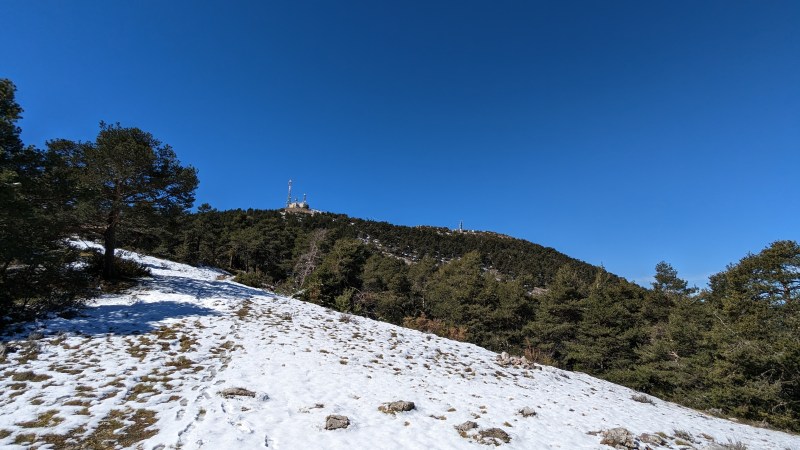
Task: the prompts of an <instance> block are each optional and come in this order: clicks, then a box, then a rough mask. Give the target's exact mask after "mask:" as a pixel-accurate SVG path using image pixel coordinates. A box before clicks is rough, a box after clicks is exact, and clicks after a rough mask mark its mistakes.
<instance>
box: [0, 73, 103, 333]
mask: <svg viewBox="0 0 800 450" xmlns="http://www.w3.org/2000/svg"><path fill="white" fill-rule="evenodd" d="M15 90H16V88H15V87H14V85H13V83H11V81H9V80H5V79H0V310H2V312H0V322H2V320H3V316H10V317H12V318H19V317H22V316H28V315H35V314H38V313H41V312H45V311H50V310H57V309H63V308H67V307H70V306H72V305H73V303H74V299H75V297H76V296H77V295H78V294H82V293H83V291H84V289H85V288H86V283H87V280H86V279H85V278H84V277H83V276H82V274H81V273H80V272H79V271H78V270H76V269H75V268H74V266H72V265H71V264H70V263H72V262H73V261H74V260H75V259H76V257H77V254H76V252H75V251H73V250H72V249H70V248H69V247H68V246H67V245H66V244H65V242H64V238H65V237H67V236H68V234H69V231H70V226H71V221H70V218H71V216H70V214H69V211H68V209H69V206H68V202H67V199H68V198H69V192H70V190H71V188H72V186H71V185H70V180H69V177H67V176H65V172H64V170H62V169H63V166H62V165H61V164H62V160H61V159H60V158H59V157H58V156H57V155H49V154H45V153H44V152H41V151H39V150H37V149H35V148H33V147H25V146H24V145H23V143H22V141H21V139H20V137H19V135H20V129H19V127H18V126H16V122H17V121H18V120H19V119H20V118H21V114H22V108H21V107H20V106H19V105H18V104H17V103H16V101H15V98H14V93H15ZM0 325H2V324H1V323H0Z"/></svg>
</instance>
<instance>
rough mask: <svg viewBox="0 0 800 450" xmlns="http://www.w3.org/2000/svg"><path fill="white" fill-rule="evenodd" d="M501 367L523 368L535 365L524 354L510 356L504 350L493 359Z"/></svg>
mask: <svg viewBox="0 0 800 450" xmlns="http://www.w3.org/2000/svg"><path fill="white" fill-rule="evenodd" d="M495 361H496V362H497V364H498V365H500V366H501V367H509V366H511V367H520V368H523V369H534V368H536V365H535V364H534V363H532V362H531V361H528V358H526V357H524V356H511V355H509V354H508V353H506V352H503V353H500V354H499V355H497V358H496V359H495Z"/></svg>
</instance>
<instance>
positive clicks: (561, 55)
mask: <svg viewBox="0 0 800 450" xmlns="http://www.w3.org/2000/svg"><path fill="white" fill-rule="evenodd" d="M229 3H230V4H229ZM0 5H1V6H2V8H3V11H4V16H5V17H4V20H3V26H2V27H0V42H3V43H4V44H3V46H2V58H0V77H7V78H10V79H11V80H12V81H14V83H15V84H16V85H17V88H18V92H17V100H18V102H19V103H20V104H21V105H22V106H23V108H24V109H25V114H24V119H23V120H22V121H21V123H20V125H21V126H22V128H23V139H24V140H25V142H26V143H28V144H34V145H38V146H41V145H43V144H44V142H45V141H46V140H47V139H52V138H70V139H80V140H91V139H93V138H94V137H95V136H96V134H97V130H98V126H97V124H98V122H99V121H100V120H105V121H107V122H121V123H122V125H124V126H137V127H140V128H142V129H145V130H147V131H150V132H152V133H153V134H154V135H155V136H156V137H158V138H159V139H161V140H162V141H164V142H166V143H168V144H170V145H172V146H173V147H174V149H175V151H176V152H177V153H178V156H179V158H180V159H181V161H182V162H184V163H187V164H192V165H194V166H195V167H197V168H198V169H199V172H200V181H201V185H200V188H199V189H198V192H197V200H198V204H199V203H203V202H207V203H210V204H211V205H212V206H214V207H216V208H218V209H229V208H248V207H253V208H278V207H281V206H282V204H283V202H284V201H285V196H286V182H287V180H288V179H289V178H292V179H294V180H295V192H297V193H298V195H300V194H302V193H303V192H306V193H308V195H309V201H310V202H311V204H312V206H313V207H315V208H318V209H322V210H325V211H333V212H340V213H345V214H349V215H352V216H357V217H363V218H372V219H376V220H385V221H388V222H392V223H397V224H404V225H419V224H427V225H438V226H448V227H456V226H457V225H458V222H459V221H460V220H463V221H464V225H465V227H466V228H470V229H481V230H492V231H497V232H500V233H505V234H509V235H512V236H516V237H520V238H524V239H528V240H530V241H533V242H536V243H539V244H543V245H546V246H551V247H554V248H556V249H558V250H560V251H562V252H565V253H567V254H569V255H571V256H574V257H577V258H580V259H583V260H585V261H588V262H590V263H594V264H603V265H604V266H605V267H606V268H607V269H609V270H610V271H612V272H615V273H618V274H620V275H623V276H625V277H627V278H629V279H632V280H637V281H639V282H646V280H647V279H648V277H650V276H651V275H652V273H653V270H654V266H655V264H656V263H657V262H658V261H661V260H666V261H667V262H669V263H671V264H672V265H673V266H674V267H675V268H676V269H677V270H678V271H679V274H680V275H682V276H683V277H684V278H686V279H689V281H690V282H691V283H694V284H697V285H703V284H704V283H705V280H706V278H707V276H708V275H709V274H712V273H716V272H718V271H721V270H723V269H724V268H725V265H726V264H728V263H731V262H735V261H737V260H739V259H740V258H741V257H743V256H744V255H745V254H746V253H747V252H757V251H759V250H761V249H762V248H764V247H765V246H766V245H768V244H769V243H770V242H772V241H775V240H778V239H793V240H800V232H798V231H800V226H799V225H798V224H799V223H800V201H798V199H800V182H798V176H797V172H798V168H799V167H800V32H798V30H800V2H796V1H793V0H792V1H769V2H764V1H749V2H743V1H713V2H711V1H700V2H696V1H677V2H676V1H654V2H641V1H614V2H600V1H587V2H578V1H574V2H555V1H553V2H533V1H530V2H523V1H498V2H486V1H484V2H473V1H452V2H437V1H434V2H429V1H424V2H423V1H420V2H410V1H408V2H374V1H363V2H332V1H319V2H317V1H314V2H305V1H281V2H262V1H258V2H255V1H254V2H221V1H220V2H199V1H191V2H189V1H185V2H178V1H170V2H162V1H137V2H86V1H71V2H62V1H36V2H32V1H27V0H25V1H22V0H20V1H16V0H0Z"/></svg>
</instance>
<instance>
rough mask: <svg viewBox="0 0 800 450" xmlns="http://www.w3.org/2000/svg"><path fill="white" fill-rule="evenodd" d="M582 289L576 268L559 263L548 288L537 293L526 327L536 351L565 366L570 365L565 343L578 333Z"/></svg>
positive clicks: (582, 295)
mask: <svg viewBox="0 0 800 450" xmlns="http://www.w3.org/2000/svg"><path fill="white" fill-rule="evenodd" d="M584 290H585V286H584V285H583V283H582V282H581V281H580V279H579V278H578V274H577V273H576V271H575V269H574V268H573V267H572V266H570V265H564V266H562V267H561V268H560V269H558V272H556V276H555V279H554V280H553V282H552V283H550V285H549V286H548V288H547V292H546V293H545V294H544V295H543V296H541V297H540V299H539V304H538V307H537V308H536V312H535V319H534V320H533V321H531V322H530V323H529V324H528V325H527V326H526V328H525V332H526V334H527V336H528V339H529V341H530V342H531V344H532V345H533V347H534V348H535V350H536V351H537V352H540V353H543V354H544V355H547V356H548V357H550V358H553V359H554V360H555V361H556V362H558V363H559V364H561V365H563V366H565V367H570V366H571V365H572V361H571V360H570V359H569V358H568V357H567V344H568V343H569V342H571V341H573V340H574V339H575V337H576V336H577V334H578V326H579V324H580V322H581V320H582V317H583V313H582V309H581V301H582V299H583V298H584V297H585V293H584Z"/></svg>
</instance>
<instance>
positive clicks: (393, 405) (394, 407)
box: [378, 400, 417, 414]
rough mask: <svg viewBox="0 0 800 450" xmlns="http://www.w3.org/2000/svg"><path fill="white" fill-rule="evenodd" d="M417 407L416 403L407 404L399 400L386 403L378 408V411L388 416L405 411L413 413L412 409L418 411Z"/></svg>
mask: <svg viewBox="0 0 800 450" xmlns="http://www.w3.org/2000/svg"><path fill="white" fill-rule="evenodd" d="M416 408H417V406H416V405H414V402H406V401H403V400H399V401H396V402H390V403H384V404H382V405H381V406H379V407H378V411H381V412H384V413H386V414H396V413H399V412H404V411H411V410H412V409H416Z"/></svg>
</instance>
